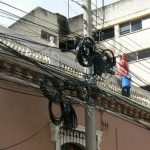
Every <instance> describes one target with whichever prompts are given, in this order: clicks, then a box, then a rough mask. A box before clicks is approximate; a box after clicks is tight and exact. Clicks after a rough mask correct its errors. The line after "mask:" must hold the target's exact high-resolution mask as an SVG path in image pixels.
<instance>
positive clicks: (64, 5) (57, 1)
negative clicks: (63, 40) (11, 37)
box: [0, 0, 117, 27]
mask: <svg viewBox="0 0 150 150" xmlns="http://www.w3.org/2000/svg"><path fill="white" fill-rule="evenodd" d="M75 1H77V2H79V3H81V4H82V0H75ZM91 1H92V9H95V8H96V7H95V6H96V2H97V6H98V7H100V6H101V5H102V0H91ZM114 1H117V0H104V3H105V5H107V4H110V3H112V2H114ZM3 3H6V4H9V5H11V6H13V7H16V8H19V9H21V10H23V11H25V12H30V11H32V10H33V9H34V8H36V7H38V6H40V7H42V8H44V9H46V10H48V11H50V12H53V13H60V14H62V15H64V16H66V17H68V0H0V25H3V26H5V27H8V26H9V25H11V24H12V23H13V22H15V20H12V19H10V15H9V16H8V15H6V12H4V11H7V12H11V13H13V14H15V15H17V16H19V17H22V16H24V15H26V13H22V12H20V11H18V10H16V9H14V8H11V7H10V6H7V5H6V4H3ZM81 13H82V8H81V6H79V5H77V4H76V3H74V2H72V1H71V0H69V17H73V16H76V15H79V14H81ZM7 17H9V19H8V18H7ZM11 18H12V17H11Z"/></svg>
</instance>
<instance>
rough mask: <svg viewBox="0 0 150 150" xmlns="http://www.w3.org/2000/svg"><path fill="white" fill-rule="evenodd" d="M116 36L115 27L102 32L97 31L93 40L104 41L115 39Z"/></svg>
mask: <svg viewBox="0 0 150 150" xmlns="http://www.w3.org/2000/svg"><path fill="white" fill-rule="evenodd" d="M114 36H115V34H114V27H111V28H107V29H104V30H101V31H97V32H94V33H93V38H94V40H95V41H103V40H106V39H110V38H113V37H114Z"/></svg>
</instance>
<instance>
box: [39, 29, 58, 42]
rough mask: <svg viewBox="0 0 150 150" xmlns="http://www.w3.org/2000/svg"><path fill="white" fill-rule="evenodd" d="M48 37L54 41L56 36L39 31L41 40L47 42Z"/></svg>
mask: <svg viewBox="0 0 150 150" xmlns="http://www.w3.org/2000/svg"><path fill="white" fill-rule="evenodd" d="M50 36H53V37H54V39H56V36H54V35H52V34H50V33H48V32H46V31H43V30H41V38H42V39H44V40H46V41H49V37H50Z"/></svg>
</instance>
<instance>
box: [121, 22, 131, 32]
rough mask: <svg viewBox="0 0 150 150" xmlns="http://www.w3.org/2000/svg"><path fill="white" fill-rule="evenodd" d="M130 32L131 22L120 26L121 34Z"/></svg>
mask: <svg viewBox="0 0 150 150" xmlns="http://www.w3.org/2000/svg"><path fill="white" fill-rule="evenodd" d="M126 33H130V23H125V24H122V25H121V26H120V34H121V35H122V34H126Z"/></svg>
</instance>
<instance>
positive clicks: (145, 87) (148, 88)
mask: <svg viewBox="0 0 150 150" xmlns="http://www.w3.org/2000/svg"><path fill="white" fill-rule="evenodd" d="M141 88H142V89H144V90H146V91H149V92H150V85H148V86H144V87H141Z"/></svg>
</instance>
